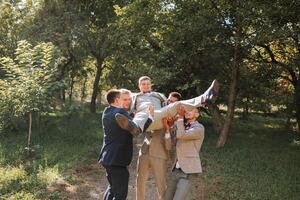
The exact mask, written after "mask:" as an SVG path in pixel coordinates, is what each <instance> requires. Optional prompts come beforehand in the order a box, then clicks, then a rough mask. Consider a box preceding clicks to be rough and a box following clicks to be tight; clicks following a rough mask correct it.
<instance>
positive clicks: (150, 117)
mask: <svg viewBox="0 0 300 200" xmlns="http://www.w3.org/2000/svg"><path fill="white" fill-rule="evenodd" d="M148 118H149V119H151V120H152V122H154V119H153V117H152V115H150V114H149V113H148Z"/></svg>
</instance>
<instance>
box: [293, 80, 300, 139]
mask: <svg viewBox="0 0 300 200" xmlns="http://www.w3.org/2000/svg"><path fill="white" fill-rule="evenodd" d="M294 102H295V106H296V121H297V124H298V133H300V79H299V80H298V81H297V83H296V85H295V95H294Z"/></svg>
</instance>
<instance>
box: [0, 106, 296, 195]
mask: <svg viewBox="0 0 300 200" xmlns="http://www.w3.org/2000/svg"><path fill="white" fill-rule="evenodd" d="M202 123H203V124H204V125H205V127H206V136H205V141H204V144H203V148H202V152H201V159H202V162H203V164H204V173H203V175H202V181H204V183H205V192H206V194H205V196H206V199H209V200H227V199H228V200H268V199H272V200H277V199H278V200H282V199H288V200H296V199H298V197H299V192H300V178H299V177H300V159H299V154H300V145H299V141H298V140H294V139H293V140H291V139H290V137H289V134H290V133H288V132H287V131H286V130H284V129H282V128H281V127H283V123H284V120H282V119H279V118H265V117H262V116H259V115H251V116H250V118H249V119H248V120H247V121H244V120H240V119H238V118H237V119H236V120H235V122H234V124H233V127H232V131H231V133H230V137H229V140H228V142H227V144H226V145H225V147H224V148H222V149H216V148H215V144H216V141H217V136H216V135H215V134H214V133H213V131H212V128H211V127H212V125H211V123H212V122H211V119H210V118H208V117H205V118H204V119H203V121H202ZM35 130H36V129H34V130H33V131H34V132H33V136H32V139H33V141H32V143H33V147H34V150H35V151H34V152H33V153H32V154H31V155H30V156H28V155H27V154H26V152H25V150H24V147H25V146H26V133H10V134H2V135H0V199H22V200H23V199H64V197H63V196H62V195H61V194H60V193H59V192H53V193H50V192H47V186H49V185H50V184H51V183H53V182H54V181H55V180H57V179H59V178H64V179H67V180H69V181H70V182H74V183H76V181H77V179H76V177H75V175H72V174H66V173H65V171H66V170H68V169H70V168H72V167H76V166H78V165H89V163H91V162H92V161H94V160H96V159H97V156H98V153H99V150H100V147H101V141H102V133H101V126H100V114H97V115H93V114H89V113H87V112H82V111H76V112H73V113H68V114H67V113H52V114H51V115H48V116H46V117H44V119H43V126H42V127H41V129H40V130H41V131H35ZM91 175H92V176H93V174H91ZM94 176H97V174H95V175H94Z"/></svg>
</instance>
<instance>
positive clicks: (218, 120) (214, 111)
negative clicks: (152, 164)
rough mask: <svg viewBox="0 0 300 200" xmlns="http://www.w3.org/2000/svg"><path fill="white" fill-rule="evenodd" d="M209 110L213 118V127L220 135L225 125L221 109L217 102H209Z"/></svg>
mask: <svg viewBox="0 0 300 200" xmlns="http://www.w3.org/2000/svg"><path fill="white" fill-rule="evenodd" d="M208 110H209V112H210V113H211V115H212V118H213V128H214V131H215V133H216V134H218V135H220V133H221V130H222V127H223V123H224V122H223V119H222V116H221V114H220V110H219V108H218V106H216V105H215V104H209V105H208Z"/></svg>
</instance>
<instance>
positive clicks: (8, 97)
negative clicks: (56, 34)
mask: <svg viewBox="0 0 300 200" xmlns="http://www.w3.org/2000/svg"><path fill="white" fill-rule="evenodd" d="M15 56H16V58H15V59H12V58H9V57H2V58H1V59H0V67H1V69H3V70H4V71H5V72H6V78H5V80H0V84H1V86H2V87H1V89H0V96H1V101H0V107H1V111H0V119H1V124H2V125H4V124H7V123H8V122H9V120H10V119H12V118H14V117H22V116H24V115H25V114H26V113H29V112H44V111H47V110H51V109H52V107H51V103H52V100H53V98H54V97H55V96H54V95H55V92H56V91H57V90H58V89H59V87H61V83H60V82H58V81H57V72H58V66H59V64H60V63H61V57H60V53H59V51H58V49H57V48H56V47H55V46H54V45H53V44H51V43H40V44H38V45H36V46H34V47H32V46H31V44H29V43H28V42H27V41H20V42H19V43H18V48H17V49H16V52H15Z"/></svg>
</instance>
